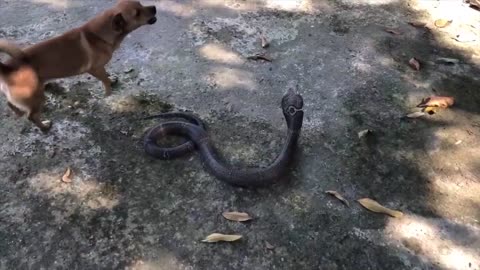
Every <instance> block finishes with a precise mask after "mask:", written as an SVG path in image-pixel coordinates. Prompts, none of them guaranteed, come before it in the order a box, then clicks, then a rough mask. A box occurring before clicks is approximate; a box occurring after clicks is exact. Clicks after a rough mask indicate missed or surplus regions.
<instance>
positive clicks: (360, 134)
mask: <svg viewBox="0 0 480 270" xmlns="http://www.w3.org/2000/svg"><path fill="white" fill-rule="evenodd" d="M370 133H372V131H371V130H370V129H365V130H362V131H360V132H358V138H359V139H361V138H363V137H365V136H367V135H368V134H370Z"/></svg>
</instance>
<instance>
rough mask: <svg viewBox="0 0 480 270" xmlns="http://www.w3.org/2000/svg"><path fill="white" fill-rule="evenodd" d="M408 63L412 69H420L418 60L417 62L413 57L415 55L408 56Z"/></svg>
mask: <svg viewBox="0 0 480 270" xmlns="http://www.w3.org/2000/svg"><path fill="white" fill-rule="evenodd" d="M408 64H409V65H410V67H412V68H413V69H415V70H417V71H418V70H420V62H418V60H417V58H415V57H412V58H410V60H408Z"/></svg>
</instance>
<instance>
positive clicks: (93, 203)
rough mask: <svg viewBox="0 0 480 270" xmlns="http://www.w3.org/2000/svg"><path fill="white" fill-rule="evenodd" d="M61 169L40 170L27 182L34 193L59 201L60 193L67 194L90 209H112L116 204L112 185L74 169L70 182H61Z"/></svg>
mask: <svg viewBox="0 0 480 270" xmlns="http://www.w3.org/2000/svg"><path fill="white" fill-rule="evenodd" d="M62 171H63V168H56V169H51V170H48V171H41V172H40V173H38V174H36V175H34V176H32V177H30V178H28V179H27V182H28V184H29V186H30V188H31V189H32V191H33V192H34V193H36V194H38V193H40V194H44V195H46V196H47V197H49V198H52V199H54V200H59V201H62V197H63V196H61V195H67V196H70V197H71V198H74V201H75V203H77V204H80V205H84V206H88V207H89V208H91V209H99V208H106V209H112V208H113V207H114V206H116V205H117V204H118V202H119V200H118V194H117V192H116V191H115V189H114V188H113V187H110V186H108V185H106V184H101V183H98V182H97V181H96V179H95V178H93V177H91V176H89V175H88V173H82V172H81V171H77V172H75V171H74V175H73V177H72V178H73V181H72V182H71V183H62V182H61V181H60V179H61V176H62V174H63V172H62Z"/></svg>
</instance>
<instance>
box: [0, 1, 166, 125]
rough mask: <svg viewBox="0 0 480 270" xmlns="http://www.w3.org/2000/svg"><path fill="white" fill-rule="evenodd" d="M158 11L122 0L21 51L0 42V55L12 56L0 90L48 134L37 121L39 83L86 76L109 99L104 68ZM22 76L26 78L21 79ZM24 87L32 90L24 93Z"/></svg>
mask: <svg viewBox="0 0 480 270" xmlns="http://www.w3.org/2000/svg"><path fill="white" fill-rule="evenodd" d="M156 12H157V11H156V8H155V6H142V5H141V4H140V3H139V2H138V1H130V0H120V1H119V2H118V3H117V4H116V5H115V6H114V7H112V8H110V9H108V10H106V11H104V12H103V13H101V14H99V15H97V16H96V17H94V18H93V19H91V20H90V21H88V22H87V23H86V24H84V25H83V26H80V27H78V28H75V29H72V30H70V31H68V32H66V33H64V34H62V35H60V36H58V37H54V38H52V39H48V40H45V41H42V42H40V43H37V44H35V45H33V46H31V47H28V48H25V49H24V50H23V52H22V51H19V50H18V48H17V47H16V46H14V45H13V44H11V43H8V42H0V51H3V52H6V53H8V54H10V55H11V56H12V58H13V59H12V60H10V61H8V62H7V63H5V64H2V65H0V87H2V89H3V92H5V93H6V95H7V99H8V101H9V106H10V107H11V108H12V109H13V110H14V111H15V113H17V114H18V115H21V114H22V112H26V113H28V115H29V120H31V121H32V122H34V123H35V124H36V125H37V126H38V127H39V128H40V129H41V130H42V131H46V130H48V129H49V128H50V125H49V124H44V123H42V122H41V121H40V111H39V110H41V107H42V106H43V103H44V100H45V98H44V93H43V85H44V83H45V82H46V81H47V80H51V79H58V78H65V77H70V76H75V75H80V74H83V73H89V74H91V75H92V76H94V77H95V78H97V79H99V80H100V81H101V82H102V83H103V86H104V87H105V95H107V96H108V95H110V94H111V91H112V90H111V89H112V88H111V84H112V82H111V80H110V79H109V77H108V73H107V71H106V70H105V65H106V64H107V63H108V62H109V61H110V59H111V58H112V54H113V52H114V51H115V50H116V49H117V48H118V47H119V46H120V43H121V42H122V41H123V39H124V38H125V37H126V36H127V35H128V34H129V33H131V32H132V31H134V30H135V29H137V28H139V27H140V26H143V25H147V24H154V23H155V22H156V21H157V19H156V17H155V15H156ZM27 74H28V75H27ZM24 77H28V78H29V79H28V80H25V81H23V79H22V78H24ZM2 78H3V79H2ZM2 81H3V83H2ZM27 82H28V83H27ZM27 84H28V85H27ZM1 85H3V86H1ZM20 85H21V86H20ZM28 87H31V88H30V89H28V91H27V90H26V89H27V88H28ZM19 89H22V90H19ZM17 92H22V93H17ZM26 92H29V94H28V95H29V97H28V99H29V102H23V101H19V98H18V96H22V97H23V96H25V95H27V94H26ZM28 95H27V96H28ZM14 107H15V108H14Z"/></svg>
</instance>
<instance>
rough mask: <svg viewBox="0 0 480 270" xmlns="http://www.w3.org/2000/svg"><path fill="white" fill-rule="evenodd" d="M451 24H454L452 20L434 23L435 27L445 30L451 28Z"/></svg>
mask: <svg viewBox="0 0 480 270" xmlns="http://www.w3.org/2000/svg"><path fill="white" fill-rule="evenodd" d="M451 23H452V20H447V19H438V20H436V21H435V22H434V25H435V26H436V27H438V28H444V27H447V26H449V25H450V24H451Z"/></svg>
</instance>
